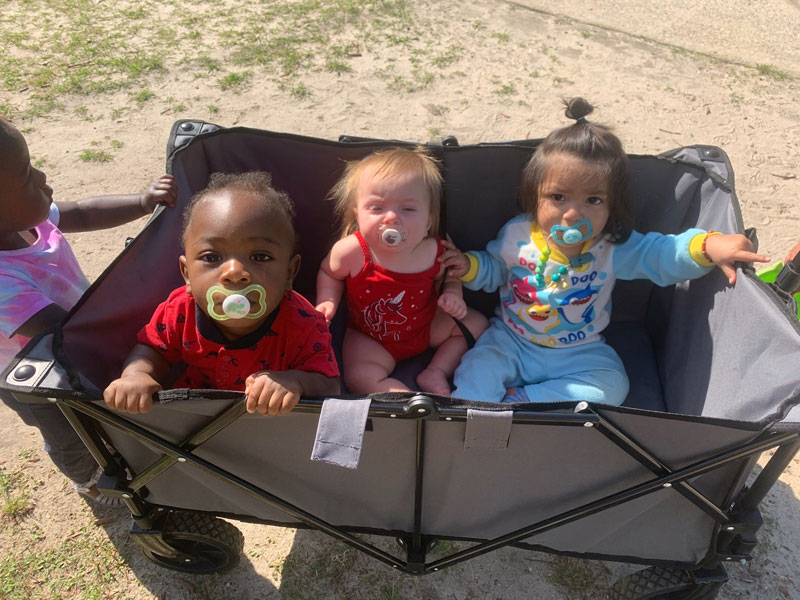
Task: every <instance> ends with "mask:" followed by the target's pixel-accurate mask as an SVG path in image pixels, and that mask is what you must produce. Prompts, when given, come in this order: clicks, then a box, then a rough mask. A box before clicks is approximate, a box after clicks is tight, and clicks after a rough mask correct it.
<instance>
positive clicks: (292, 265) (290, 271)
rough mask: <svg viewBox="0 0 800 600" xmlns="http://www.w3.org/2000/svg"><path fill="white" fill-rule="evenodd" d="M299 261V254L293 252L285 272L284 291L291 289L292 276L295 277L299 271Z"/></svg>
mask: <svg viewBox="0 0 800 600" xmlns="http://www.w3.org/2000/svg"><path fill="white" fill-rule="evenodd" d="M300 262H301V258H300V255H299V254H295V255H294V256H292V257H291V258H290V259H289V266H288V268H287V273H286V291H289V290H291V289H292V283H294V278H295V277H297V273H298V272H299V271H300Z"/></svg>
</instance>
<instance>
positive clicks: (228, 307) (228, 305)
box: [206, 284, 267, 321]
mask: <svg viewBox="0 0 800 600" xmlns="http://www.w3.org/2000/svg"><path fill="white" fill-rule="evenodd" d="M253 292H255V293H256V294H258V310H256V311H255V312H250V311H251V310H253V306H252V304H251V302H250V300H249V299H248V297H247V295H248V294H251V293H253ZM217 294H222V295H223V296H225V299H224V300H223V301H222V314H220V313H219V312H217V303H216V302H215V301H214V296H216V295H217ZM266 300H267V292H266V290H264V288H263V287H261V286H260V285H258V284H253V285H249V286H247V287H246V288H244V289H243V290H229V289H227V288H225V287H222V286H221V285H214V286H212V287H210V288H208V291H207V292H206V304H207V309H208V316H209V317H211V318H212V319H215V320H217V321H227V320H228V319H258V318H259V317H262V316H263V315H264V313H265V312H267V302H266Z"/></svg>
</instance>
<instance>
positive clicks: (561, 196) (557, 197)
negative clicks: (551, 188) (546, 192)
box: [550, 194, 564, 202]
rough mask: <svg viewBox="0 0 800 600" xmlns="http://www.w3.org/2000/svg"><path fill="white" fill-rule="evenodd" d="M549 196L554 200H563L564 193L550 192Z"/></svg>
mask: <svg viewBox="0 0 800 600" xmlns="http://www.w3.org/2000/svg"><path fill="white" fill-rule="evenodd" d="M550 197H551V198H552V199H553V200H555V201H556V202H561V201H563V200H564V194H551V195H550Z"/></svg>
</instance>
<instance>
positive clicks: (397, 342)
mask: <svg viewBox="0 0 800 600" xmlns="http://www.w3.org/2000/svg"><path fill="white" fill-rule="evenodd" d="M355 236H356V238H357V239H358V243H359V245H360V246H361V252H362V254H363V255H364V266H363V268H362V269H361V271H359V273H358V274H357V275H356V276H355V277H348V278H347V279H346V280H345V283H346V286H347V306H348V310H349V313H350V320H349V326H350V327H352V328H353V329H356V330H358V331H360V332H362V333H365V334H366V335H368V336H370V337H372V338H373V339H375V340H376V341H378V342H380V344H381V346H383V347H384V348H386V350H387V351H388V352H389V354H391V355H392V357H393V358H394V359H395V361H399V360H402V359H404V358H410V357H412V356H416V355H417V354H421V353H422V352H424V351H425V350H427V349H428V346H430V339H431V322H432V321H433V317H434V315H435V314H436V308H437V304H436V301H437V300H438V298H439V291H438V290H437V289H434V281H435V279H436V277H437V276H438V275H439V272H440V271H441V268H442V267H441V265H440V264H439V262H438V261H434V262H433V265H432V266H431V267H430V268H429V269H427V270H425V271H422V272H421V273H395V272H394V271H389V270H388V269H384V268H383V267H382V266H380V265H376V264H375V263H374V262H372V253H371V252H370V249H369V246H368V245H367V242H366V241H365V240H364V237H363V236H362V235H361V233H360V232H358V231H357V232H355ZM436 244H437V248H436V257H437V258H438V257H439V255H440V254H441V253H442V251H443V250H444V246H442V240H441V238H438V237H437V238H436Z"/></svg>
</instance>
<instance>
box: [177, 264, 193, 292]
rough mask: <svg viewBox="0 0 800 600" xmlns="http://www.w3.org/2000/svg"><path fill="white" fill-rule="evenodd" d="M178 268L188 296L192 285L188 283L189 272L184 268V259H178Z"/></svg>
mask: <svg viewBox="0 0 800 600" xmlns="http://www.w3.org/2000/svg"><path fill="white" fill-rule="evenodd" d="M178 266H179V267H180V269H181V276H182V277H183V280H184V281H185V282H186V291H187V292H189V293H190V294H191V293H192V285H191V284H190V283H189V270H188V269H187V268H186V257H185V256H180V257H178Z"/></svg>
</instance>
